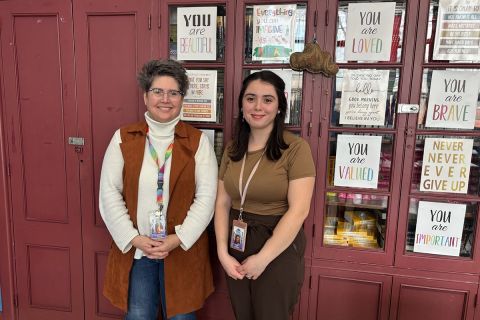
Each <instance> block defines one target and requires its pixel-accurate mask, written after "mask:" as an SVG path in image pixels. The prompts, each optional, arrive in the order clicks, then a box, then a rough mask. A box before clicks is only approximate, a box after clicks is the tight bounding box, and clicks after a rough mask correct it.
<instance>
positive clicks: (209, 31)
mask: <svg viewBox="0 0 480 320" xmlns="http://www.w3.org/2000/svg"><path fill="white" fill-rule="evenodd" d="M177 59H178V60H216V59H217V7H179V8H177Z"/></svg>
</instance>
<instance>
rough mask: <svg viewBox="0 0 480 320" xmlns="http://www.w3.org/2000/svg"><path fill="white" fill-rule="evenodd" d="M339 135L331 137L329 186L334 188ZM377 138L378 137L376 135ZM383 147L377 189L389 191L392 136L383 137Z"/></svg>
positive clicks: (332, 134)
mask: <svg viewBox="0 0 480 320" xmlns="http://www.w3.org/2000/svg"><path fill="white" fill-rule="evenodd" d="M337 135H338V134H337V133H331V135H330V150H329V151H330V154H329V161H328V171H327V172H328V184H329V186H331V187H333V183H334V177H335V156H336V152H337V150H336V149H337ZM376 136H378V135H377V134H376ZM381 136H382V146H381V149H380V165H379V169H378V170H379V171H378V184H377V189H379V190H388V189H389V188H390V179H391V166H392V154H393V144H394V141H393V136H392V135H390V134H385V135H381Z"/></svg>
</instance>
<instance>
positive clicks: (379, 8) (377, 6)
mask: <svg viewBox="0 0 480 320" xmlns="http://www.w3.org/2000/svg"><path fill="white" fill-rule="evenodd" d="M394 16H395V2H375V3H349V4H348V16H347V35H346V39H345V58H346V59H347V60H348V61H389V60H390V51H391V49H392V34H393V18H394Z"/></svg>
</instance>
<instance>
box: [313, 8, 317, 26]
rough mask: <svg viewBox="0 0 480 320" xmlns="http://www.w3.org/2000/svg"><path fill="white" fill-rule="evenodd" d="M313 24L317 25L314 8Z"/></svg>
mask: <svg viewBox="0 0 480 320" xmlns="http://www.w3.org/2000/svg"><path fill="white" fill-rule="evenodd" d="M313 26H314V27H316V26H317V10H315V13H314V16H313Z"/></svg>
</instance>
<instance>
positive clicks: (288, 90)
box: [251, 69, 293, 123]
mask: <svg viewBox="0 0 480 320" xmlns="http://www.w3.org/2000/svg"><path fill="white" fill-rule="evenodd" d="M263 70H268V71H272V72H273V73H275V74H276V75H277V76H279V77H280V78H282V80H283V82H285V91H284V93H285V98H287V113H286V114H285V123H289V122H290V108H291V107H290V105H291V101H290V100H291V97H292V75H293V70H292V69H263ZM258 71H262V70H252V71H251V73H255V72H258Z"/></svg>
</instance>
